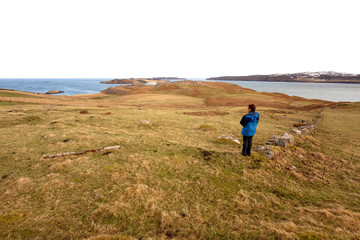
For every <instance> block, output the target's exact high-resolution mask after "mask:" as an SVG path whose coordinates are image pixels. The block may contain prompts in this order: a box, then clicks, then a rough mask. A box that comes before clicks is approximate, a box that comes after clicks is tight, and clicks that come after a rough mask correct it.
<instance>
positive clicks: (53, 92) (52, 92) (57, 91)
mask: <svg viewBox="0 0 360 240" xmlns="http://www.w3.org/2000/svg"><path fill="white" fill-rule="evenodd" d="M59 93H64V91H60V90H51V91H48V92H46V93H45V94H59Z"/></svg>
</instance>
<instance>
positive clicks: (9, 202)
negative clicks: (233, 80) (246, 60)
mask: <svg viewBox="0 0 360 240" xmlns="http://www.w3.org/2000/svg"><path fill="white" fill-rule="evenodd" d="M212 87H214V88H215V87H216V86H212ZM204 91H205V90H199V91H196V94H195V93H192V94H185V95H184V94H183V93H182V92H179V90H176V91H175V92H171V91H168V90H167V91H165V92H164V91H163V92H161V91H160V92H158V91H150V92H146V91H141V92H137V93H136V94H135V93H134V94H131V95H125V96H114V95H105V94H96V95H88V96H86V95H84V96H71V97H66V96H44V95H34V94H26V93H16V92H14V93H12V94H13V95H12V96H10V95H11V93H9V92H8V91H4V90H0V132H1V133H0V136H1V138H0V152H1V155H0V177H1V179H0V238H1V239H98V240H100V239H170V238H173V239H359V238H360V177H359V172H360V154H359V152H358V149H360V148H359V147H360V111H359V110H360V104H358V103H353V104H338V105H337V106H334V104H329V103H323V102H321V101H316V100H313V101H310V100H309V101H308V100H304V99H301V98H290V97H288V96H284V95H281V94H265V93H257V92H251V91H248V92H246V91H245V92H241V90H239V91H237V92H236V91H235V92H225V93H224V92H223V91H222V90H221V91H220V90H218V89H217V90H216V92H215V93H214V94H212V95H211V94H208V93H207V92H206V91H208V90H206V91H205V92H204ZM209 91H210V90H209ZM211 91H212V90H211ZM24 95H26V96H24ZM208 95H209V96H210V95H211V97H209V98H208V97H206V96H208ZM247 99H251V100H253V101H255V102H256V103H257V105H258V109H257V111H258V112H259V113H260V115H261V118H260V123H259V126H258V131H257V134H256V135H255V137H254V145H263V144H265V142H266V141H267V140H268V139H270V138H271V137H272V135H274V134H281V133H283V132H289V130H290V129H291V128H292V126H293V124H294V123H295V121H293V119H300V120H305V121H307V122H313V121H315V120H319V122H320V128H319V130H318V131H317V132H316V133H315V134H313V135H310V136H301V137H297V138H296V144H295V145H294V146H290V147H288V148H280V147H276V148H275V153H276V156H275V158H274V159H273V160H268V159H267V158H265V157H263V156H262V155H261V154H260V153H256V152H253V154H252V156H251V157H243V156H242V155H241V154H240V151H241V148H240V146H238V145H233V144H226V143H219V142H217V141H216V139H217V137H218V136H219V135H222V134H231V135H233V136H235V137H238V138H239V139H241V134H240V132H241V126H240V125H239V121H240V119H241V116H242V115H243V114H245V113H246V106H247V104H248V103H249V102H246V101H247ZM234 102H237V103H238V104H232V103H234ZM9 103H10V104H9ZM23 103H26V104H23ZM13 104H16V105H13ZM48 104H52V105H53V108H52V110H50V111H45V110H44V109H43V105H48ZM319 105H322V107H319ZM331 106H332V107H331ZM81 111H85V113H83V114H81V113H80V112H81ZM86 111H87V113H86ZM321 112H323V115H322V117H321V118H319V119H317V117H318V116H319V114H320V113H321ZM141 120H149V121H150V122H152V124H153V125H152V126H147V125H141V124H140V121H141ZM113 145H120V149H118V150H109V151H102V152H97V153H86V154H83V155H79V156H75V155H72V156H65V157H57V158H44V157H43V156H45V155H47V154H56V153H64V152H72V151H79V150H85V149H94V148H100V147H105V146H113ZM287 166H295V167H296V168H297V170H296V171H290V170H287V168H286V167H287Z"/></svg>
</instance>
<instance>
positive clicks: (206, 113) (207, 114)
mask: <svg viewBox="0 0 360 240" xmlns="http://www.w3.org/2000/svg"><path fill="white" fill-rule="evenodd" d="M184 114H186V115H190V116H221V115H227V114H229V113H228V112H222V111H208V112H184Z"/></svg>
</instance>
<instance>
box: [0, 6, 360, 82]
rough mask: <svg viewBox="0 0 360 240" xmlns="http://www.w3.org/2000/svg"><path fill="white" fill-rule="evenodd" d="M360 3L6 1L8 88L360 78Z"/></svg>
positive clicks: (1, 45) (2, 12)
mask: <svg viewBox="0 0 360 240" xmlns="http://www.w3.org/2000/svg"><path fill="white" fill-rule="evenodd" d="M359 6H360V1H359V0H339V1H333V0H247V1H242V0H218V1H212V0H204V1H203V0H98V1H93V0H61V1H53V0H31V1H29V0H0V34H1V35H0V78H8V77H29V78H32V77H92V78H98V77H105V78H107V77H109V78H115V77H118V78H121V77H157V76H176V77H216V76H224V75H251V74H270V73H288V72H301V71H340V72H350V73H360V64H359V63H360V61H359V57H360V34H359V24H360V14H359V9H360V8H359Z"/></svg>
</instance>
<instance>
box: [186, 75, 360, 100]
mask: <svg viewBox="0 0 360 240" xmlns="http://www.w3.org/2000/svg"><path fill="white" fill-rule="evenodd" d="M192 80H197V81H199V80H201V81H206V80H205V79H201V78H196V79H192ZM213 81H214V82H219V81H215V80H213ZM220 82H221V81H220ZM223 82H227V83H233V84H237V85H240V86H241V87H244V88H250V89H253V90H256V91H259V92H278V93H285V94H287V95H289V96H299V97H303V98H309V99H321V100H327V101H334V102H360V84H357V83H311V82H258V81H223Z"/></svg>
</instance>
